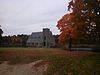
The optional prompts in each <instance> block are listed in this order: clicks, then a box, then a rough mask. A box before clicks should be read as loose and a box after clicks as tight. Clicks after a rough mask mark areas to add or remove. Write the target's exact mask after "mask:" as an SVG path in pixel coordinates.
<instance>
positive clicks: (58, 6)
mask: <svg viewBox="0 0 100 75" xmlns="http://www.w3.org/2000/svg"><path fill="white" fill-rule="evenodd" d="M68 1H69V0H41V1H40V0H0V24H1V25H2V29H3V31H4V35H13V34H22V33H26V34H30V33H31V32H34V31H35V32H36V31H41V30H42V28H43V27H48V28H50V29H51V30H52V32H53V33H54V34H57V33H58V30H57V27H56V22H57V21H58V20H59V18H60V17H61V16H63V15H64V14H65V13H67V2H68Z"/></svg>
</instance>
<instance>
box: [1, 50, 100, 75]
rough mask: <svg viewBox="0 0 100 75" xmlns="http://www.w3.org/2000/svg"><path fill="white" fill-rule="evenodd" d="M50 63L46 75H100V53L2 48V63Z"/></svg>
mask: <svg viewBox="0 0 100 75" xmlns="http://www.w3.org/2000/svg"><path fill="white" fill-rule="evenodd" d="M40 59H42V60H45V61H48V62H49V67H48V70H47V72H45V74H44V75H100V53H96V52H88V51H71V52H70V51H65V50H62V49H57V48H54V49H53V48H0V63H2V62H3V61H10V63H9V64H23V63H29V62H33V61H36V60H40Z"/></svg>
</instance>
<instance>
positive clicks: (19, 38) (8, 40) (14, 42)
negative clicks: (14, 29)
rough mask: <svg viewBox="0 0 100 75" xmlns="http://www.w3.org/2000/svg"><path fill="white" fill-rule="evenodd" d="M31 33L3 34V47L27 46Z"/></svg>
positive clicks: (0, 44)
mask: <svg viewBox="0 0 100 75" xmlns="http://www.w3.org/2000/svg"><path fill="white" fill-rule="evenodd" d="M28 37H29V35H23V34H22V35H13V36H2V38H1V39H0V40H1V43H0V46H1V47H25V46H26V41H27V39H28Z"/></svg>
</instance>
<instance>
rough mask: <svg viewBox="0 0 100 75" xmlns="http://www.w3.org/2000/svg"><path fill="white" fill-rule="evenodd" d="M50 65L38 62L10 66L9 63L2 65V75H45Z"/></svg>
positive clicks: (41, 61)
mask: <svg viewBox="0 0 100 75" xmlns="http://www.w3.org/2000/svg"><path fill="white" fill-rule="evenodd" d="M47 68H48V63H46V62H45V61H43V60H38V61H35V62H32V63H29V64H16V65H9V64H8V61H5V62H4V63H2V64H0V75H43V73H44V72H45V71H46V70H47Z"/></svg>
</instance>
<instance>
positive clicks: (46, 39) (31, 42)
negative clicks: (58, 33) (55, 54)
mask: <svg viewBox="0 0 100 75" xmlns="http://www.w3.org/2000/svg"><path fill="white" fill-rule="evenodd" d="M27 46H30V47H54V46H55V39H54V37H53V35H52V32H51V31H50V29H48V28H44V29H43V31H42V32H33V33H32V34H31V35H30V36H29V38H28V40H27Z"/></svg>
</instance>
